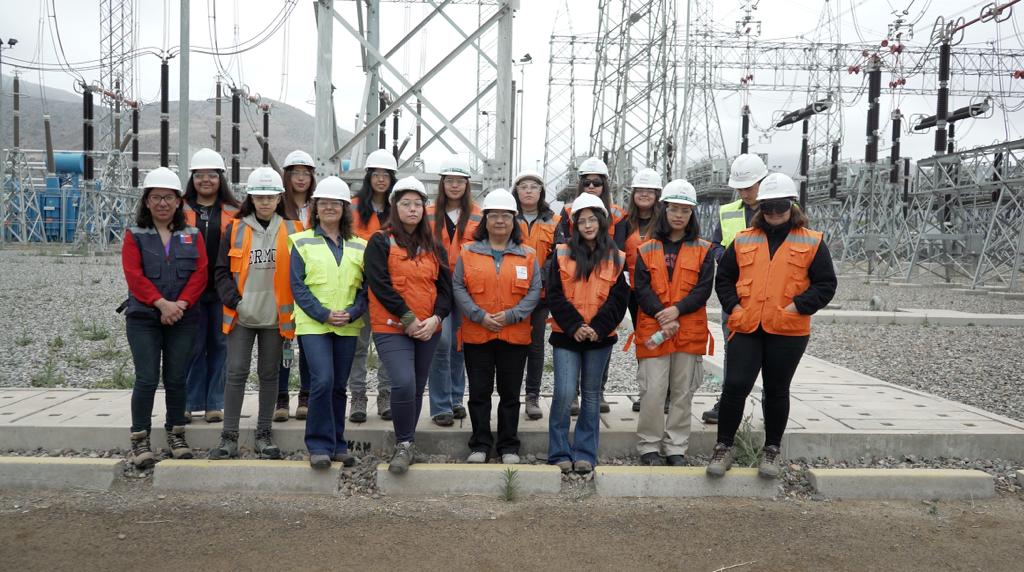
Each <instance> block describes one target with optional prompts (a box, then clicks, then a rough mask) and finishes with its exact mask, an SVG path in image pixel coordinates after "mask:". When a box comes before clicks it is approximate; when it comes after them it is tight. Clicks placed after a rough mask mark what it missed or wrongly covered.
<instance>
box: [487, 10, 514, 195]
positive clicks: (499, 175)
mask: <svg viewBox="0 0 1024 572" xmlns="http://www.w3.org/2000/svg"><path fill="white" fill-rule="evenodd" d="M502 10H504V13H503V14H502V15H501V19H500V20H499V21H498V59H497V62H498V66H497V67H498V77H497V82H498V83H497V85H498V90H497V94H496V95H495V104H496V105H495V118H494V132H495V137H494V161H493V164H492V165H490V168H489V169H486V171H487V173H486V176H485V180H486V181H485V182H486V183H487V184H486V185H485V186H497V185H498V184H501V183H502V181H505V180H507V179H508V178H509V176H510V175H509V169H510V168H511V165H510V163H509V154H510V153H511V151H512V105H513V100H512V98H513V96H514V95H515V89H513V90H512V91H511V92H508V91H506V90H504V89H501V86H503V85H505V86H510V85H512V11H513V2H512V1H511V0H505V1H503V2H502Z"/></svg>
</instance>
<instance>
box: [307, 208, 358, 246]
mask: <svg viewBox="0 0 1024 572" xmlns="http://www.w3.org/2000/svg"><path fill="white" fill-rule="evenodd" d="M319 202H320V199H313V204H312V205H310V207H309V220H310V227H309V228H316V227H318V226H320V209H318V208H317V203H319ZM338 230H339V234H341V238H342V240H348V239H350V238H352V205H350V204H348V203H347V202H345V201H341V222H339V223H338Z"/></svg>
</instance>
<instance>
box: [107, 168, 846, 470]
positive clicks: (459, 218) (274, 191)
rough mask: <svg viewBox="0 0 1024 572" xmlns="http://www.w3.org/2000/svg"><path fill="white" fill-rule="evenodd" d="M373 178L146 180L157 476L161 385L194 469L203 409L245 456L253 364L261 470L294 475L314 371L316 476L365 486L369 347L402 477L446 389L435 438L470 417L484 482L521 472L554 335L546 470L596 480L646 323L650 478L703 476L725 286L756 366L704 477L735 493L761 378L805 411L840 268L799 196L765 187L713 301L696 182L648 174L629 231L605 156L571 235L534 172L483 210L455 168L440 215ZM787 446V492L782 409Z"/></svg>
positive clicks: (265, 175) (141, 223) (140, 307)
mask: <svg viewBox="0 0 1024 572" xmlns="http://www.w3.org/2000/svg"><path fill="white" fill-rule="evenodd" d="M365 168H366V174H365V178H364V179H363V182H362V186H361V188H360V190H359V193H358V196H357V197H353V196H352V193H351V191H350V189H349V186H348V185H347V184H346V183H345V182H344V181H342V180H341V179H339V178H337V177H333V176H331V177H326V178H324V179H322V180H320V181H319V182H317V181H315V179H314V178H313V160H312V158H311V157H310V156H309V155H308V154H306V153H304V152H302V151H296V152H294V153H292V154H290V155H289V156H288V158H287V159H286V161H285V166H284V176H283V177H282V176H281V175H280V174H279V173H278V172H276V171H274V170H273V169H271V168H269V167H260V168H257V169H254V170H253V171H252V173H251V175H250V176H249V179H248V184H247V187H246V197H245V200H244V201H242V202H241V203H238V202H237V201H236V200H235V199H234V198H233V196H232V195H231V193H230V192H229V191H228V188H229V187H228V183H227V181H226V180H225V178H224V163H223V160H222V159H221V158H220V156H219V155H217V154H216V153H215V152H213V151H211V150H209V149H203V150H200V151H199V152H197V153H196V154H195V156H194V157H193V159H192V164H191V169H190V176H189V179H188V182H187V184H186V185H185V191H184V192H182V190H181V185H180V183H179V179H178V176H177V175H176V174H174V173H173V172H171V171H170V170H168V169H166V168H159V169H155V170H153V171H151V172H150V173H149V174H148V175H147V177H146V180H145V183H144V192H143V196H142V198H141V201H140V205H139V212H138V215H137V221H136V226H134V227H132V228H131V229H130V230H129V231H128V232H127V233H126V238H125V243H124V248H123V252H122V259H123V262H124V272H125V277H126V281H127V283H128V289H129V298H128V301H127V302H126V304H125V306H124V308H125V309H126V312H125V313H126V320H127V331H128V340H129V344H130V346H131V350H132V356H133V358H134V361H135V369H136V382H135V389H134V391H133V395H132V427H131V443H132V450H131V455H132V460H133V462H134V463H135V464H136V465H137V466H139V467H142V468H146V467H149V466H151V465H152V464H153V463H154V462H155V461H156V457H155V455H154V453H153V452H152V449H151V444H150V431H151V423H150V419H151V417H152V409H153V398H154V395H155V390H156V387H157V385H158V383H159V381H160V379H161V378H162V379H163V383H164V386H165V391H166V400H167V418H166V421H165V425H164V428H165V432H166V436H167V441H168V446H169V450H170V454H171V455H172V456H173V457H175V458H190V457H191V456H192V454H193V453H192V449H191V448H190V447H189V445H188V443H187V441H186V440H185V425H186V424H187V423H188V422H190V421H191V420H193V419H197V418H198V415H199V412H200V411H201V412H203V417H204V418H205V420H206V421H207V422H211V423H214V422H223V430H222V432H221V436H220V442H219V443H218V445H217V446H216V447H214V448H213V449H211V450H210V451H209V458H211V459H226V458H232V457H237V456H238V455H239V438H240V436H239V418H240V417H241V409H242V401H243V396H244V389H245V386H246V382H247V381H248V380H249V373H250V366H251V363H252V361H253V353H252V352H253V347H254V345H255V346H256V348H257V350H256V359H255V362H256V370H257V371H256V379H257V380H258V383H257V385H258V388H259V396H258V407H257V411H258V414H257V418H256V431H255V435H254V441H253V442H252V447H253V450H254V451H255V452H256V454H257V455H259V457H261V458H269V459H275V458H280V457H281V450H280V448H279V447H278V446H277V445H275V443H274V440H273V434H272V430H271V426H272V422H273V420H275V419H279V418H283V419H287V418H288V417H289V398H288V387H289V386H288V383H289V379H290V377H291V375H290V367H291V365H292V363H293V362H294V361H296V359H297V360H298V362H299V368H300V375H299V378H300V382H299V386H300V389H299V399H298V404H299V406H298V408H297V410H296V415H295V416H296V417H298V418H305V419H306V426H305V444H306V448H307V450H308V453H309V462H310V465H311V466H312V467H313V468H315V469H320V468H327V467H330V465H331V463H332V462H339V463H342V464H343V465H344V466H351V465H352V464H354V463H355V457H353V456H352V455H351V454H350V453H349V451H348V445H347V440H346V437H345V422H346V418H347V419H348V420H349V421H352V422H357V423H358V422H363V421H366V415H367V414H366V408H367V396H366V368H367V363H366V362H367V355H368V351H369V346H370V343H371V340H372V343H373V345H374V346H375V348H376V352H377V354H378V356H379V358H380V367H379V368H378V389H379V391H378V398H377V404H376V405H377V414H378V415H379V416H380V417H382V418H385V419H390V420H391V422H392V423H393V425H394V431H395V441H396V446H395V450H394V453H393V456H392V458H391V461H390V465H389V469H390V471H392V472H395V473H403V472H405V471H406V470H407V469H408V467H409V465H410V464H411V463H413V461H414V457H415V449H414V446H413V444H414V442H415V438H416V426H417V421H418V419H419V418H420V416H421V411H422V407H423V398H424V392H425V391H426V390H427V387H428V386H429V393H428V397H429V408H430V413H429V415H430V418H431V420H432V422H433V423H434V424H436V425H438V426H442V427H446V426H450V425H452V424H453V423H454V420H455V419H460V418H464V417H466V416H467V414H468V416H469V418H470V421H471V425H472V434H471V436H470V439H469V443H468V445H469V450H470V454H469V456H468V458H467V462H469V463H485V462H488V460H490V459H492V458H495V459H498V460H500V462H502V463H506V464H515V463H519V462H520V456H519V453H520V441H519V436H518V427H519V420H520V406H521V405H522V404H521V403H520V395H521V393H522V392H523V386H524V376H525V397H526V398H525V415H526V417H527V418H528V419H531V420H536V419H541V418H542V417H543V415H544V412H543V410H542V409H541V407H540V401H539V395H540V381H541V376H542V373H543V370H544V361H545V347H546V344H545V339H544V338H545V335H546V332H547V323H548V322H550V325H551V333H550V337H549V338H548V342H549V343H550V345H551V346H552V361H553V365H554V378H555V383H554V393H553V399H552V402H551V408H550V412H549V420H548V429H549V441H548V452H547V460H548V463H550V464H553V465H557V466H558V467H559V468H561V470H562V471H564V472H570V471H576V472H579V473H587V472H590V471H591V470H593V468H594V466H595V465H596V464H597V462H598V438H599V427H600V419H599V416H600V413H601V412H602V411H607V410H608V403H607V402H606V400H605V398H604V388H605V384H606V382H607V379H608V372H609V371H608V370H609V367H610V361H611V360H610V357H611V352H612V350H613V348H614V347H615V345H616V343H617V341H618V332H619V330H620V324H621V323H622V321H623V318H624V316H625V314H626V311H627V310H629V312H630V315H631V321H632V325H633V328H632V330H633V333H631V334H629V337H630V340H628V341H627V343H626V349H627V350H628V349H629V348H630V346H632V345H635V348H636V350H635V351H636V359H637V360H638V367H637V380H638V384H639V388H640V398H639V400H638V402H637V404H636V406H635V409H636V410H638V411H639V420H638V425H637V437H638V445H637V449H638V452H639V454H640V456H641V460H642V462H643V463H644V464H650V465H659V464H669V465H685V464H687V460H686V454H687V451H688V440H689V434H690V419H691V413H690V407H691V402H692V399H693V395H694V393H695V392H696V390H697V388H698V387H699V386H700V385H701V383H702V381H703V370H702V364H701V356H703V355H706V354H709V353H713V352H714V346H715V341H714V339H713V337H712V335H711V333H710V329H709V326H708V320H707V314H706V311H705V304H706V302H707V300H708V298H709V297H710V295H711V291H712V289H713V288H717V290H718V294H719V297H720V298H721V299H722V302H723V306H724V305H726V304H728V305H729V312H730V317H729V327H730V328H731V330H732V331H733V332H734V333H733V334H732V336H730V338H733V337H735V338H739V340H738V341H737V340H730V341H728V342H727V343H728V344H730V346H732V345H734V344H735V345H742V346H743V349H742V350H741V351H740V352H739V353H742V354H743V355H742V357H743V361H742V363H739V362H737V364H732V361H731V360H732V356H733V355H734V354H737V353H738V352H737V351H736V349H735V348H733V349H731V350H730V352H729V354H728V355H729V360H730V362H729V364H730V368H729V370H728V371H729V374H728V376H727V378H726V380H725V383H724V387H725V391H724V393H723V400H722V407H723V410H722V425H721V426H720V431H719V439H718V445H716V448H715V452H714V456H713V459H712V464H711V466H709V468H708V473H709V474H710V475H712V476H720V475H721V474H724V471H725V470H727V469H728V466H729V465H730V464H731V442H732V437H733V434H734V433H735V431H736V428H737V427H738V423H732V421H733V417H736V418H737V419H738V418H739V417H741V416H742V408H743V402H744V400H745V398H746V395H747V394H748V393H749V392H750V388H751V387H752V386H753V379H754V378H756V377H757V374H758V371H759V370H760V368H761V366H762V365H763V366H764V368H765V372H764V376H765V379H766V380H767V379H768V378H769V377H771V378H772V379H773V380H778V382H779V383H776V384H773V391H775V393H773V395H772V398H773V399H777V398H778V395H779V394H780V392H781V393H785V400H786V403H787V408H786V410H787V411H788V384H789V381H790V380H791V378H792V375H793V372H794V371H795V368H796V363H797V362H798V361H799V358H800V355H802V353H803V348H805V347H806V342H807V336H808V335H809V323H810V316H809V315H810V314H812V313H814V312H815V311H817V309H819V308H820V307H823V306H824V304H827V299H830V298H831V295H832V293H834V291H835V277H834V274H833V275H831V277H829V276H827V275H824V274H822V273H820V272H817V271H812V269H815V270H818V269H820V268H822V267H823V264H822V260H826V261H827V262H828V266H829V267H830V266H831V264H830V260H828V259H827V256H828V253H827V248H826V247H825V245H824V243H823V242H822V241H821V234H820V233H816V232H814V231H810V230H807V229H806V228H805V225H806V217H804V216H803V214H802V213H801V212H800V210H799V208H798V207H797V206H796V205H795V204H793V199H794V198H795V197H796V191H795V189H796V187H795V185H794V184H793V182H792V180H791V179H789V178H788V177H785V176H784V175H778V174H773V175H768V176H767V177H763V180H762V181H759V182H758V183H759V184H760V186H761V190H762V193H763V195H764V196H762V198H763V199H764V200H763V201H761V203H762V204H763V205H765V206H764V207H763V216H761V215H760V214H759V215H758V216H759V217H761V218H757V217H755V220H754V221H753V223H752V228H750V229H748V230H745V231H743V232H741V233H739V234H738V235H737V237H736V239H735V241H734V244H732V245H729V247H728V249H727V250H726V254H725V256H724V257H723V261H721V262H719V265H720V270H719V273H718V280H717V283H716V280H715V274H716V270H715V256H714V255H711V256H709V253H711V252H712V251H713V249H712V244H711V243H709V242H707V241H705V240H703V239H701V238H700V228H699V224H698V222H697V216H696V214H695V212H694V209H695V207H696V205H697V198H696V192H695V190H694V188H693V186H692V185H690V184H689V183H688V182H686V181H685V180H681V179H679V180H674V181H671V182H669V183H668V184H666V185H662V181H661V177H660V176H659V175H658V174H657V173H656V172H654V171H653V170H650V169H644V170H641V171H639V172H638V173H637V174H636V175H635V177H634V179H633V181H632V185H631V188H630V192H629V195H628V196H629V201H630V202H629V206H628V208H627V209H626V210H625V211H624V210H623V209H621V208H620V207H618V206H617V205H615V204H613V203H612V202H611V188H610V185H609V178H608V169H607V167H606V166H605V164H604V163H603V162H602V161H600V160H599V159H596V158H590V159H587V160H586V161H584V162H583V163H582V164H581V165H580V168H579V169H578V171H579V184H578V188H577V193H576V196H575V197H574V198H573V199H572V200H571V201H567V205H566V207H565V209H564V211H563V212H562V213H561V215H560V216H557V215H555V213H554V212H552V210H551V208H550V207H549V206H548V203H547V201H546V200H545V194H546V192H545V189H544V183H543V180H542V176H541V175H540V174H539V173H536V172H531V171H524V172H522V173H520V174H519V175H518V176H517V177H516V178H515V179H514V181H513V185H512V187H511V190H505V189H494V190H491V191H489V192H488V193H486V194H485V196H484V197H483V200H482V201H481V202H480V204H477V203H476V202H475V201H474V199H473V196H472V194H471V192H470V188H469V179H470V170H469V166H468V165H467V164H466V163H465V162H464V161H462V160H461V159H459V158H456V157H453V158H451V159H449V160H448V161H445V162H444V163H443V164H442V166H441V169H440V178H439V183H438V188H437V191H436V199H435V200H434V201H433V202H432V203H431V200H430V199H431V197H430V194H428V192H427V189H426V188H425V187H424V185H423V183H422V182H421V181H419V180H417V179H416V178H414V177H406V178H402V179H399V178H398V177H397V171H398V169H397V163H396V162H395V159H394V157H392V156H391V155H390V154H389V153H388V152H387V151H384V150H380V151H375V152H373V153H371V154H370V155H369V157H368V158H367V162H366V165H365ZM781 219H785V220H781ZM780 249H781V250H780ZM830 280H831V282H830ZM812 290H813V291H816V292H817V294H816V295H815V296H814V297H813V298H814V299H813V303H809V302H808V296H807V292H809V291H812ZM822 300H824V303H821V302H822ZM549 315H550V319H549ZM624 330H625V331H628V328H625V329H624ZM746 338H751V339H746ZM775 338H792V339H790V340H788V341H787V340H785V339H783V340H776V339H775ZM296 350H298V352H297V353H298V357H297V358H296ZM769 351H772V352H773V353H774V354H776V355H773V356H768V353H769ZM759 352H760V353H763V354H764V359H763V360H762V359H761V356H760V353H759ZM754 353H758V357H757V360H754V359H752V357H751V356H752V355H753V354H754ZM784 357H785V358H786V359H789V361H785V359H784ZM772 360H774V362H772ZM794 360H795V361H794ZM755 361H756V364H755ZM783 361H785V363H782V362H783ZM770 362H771V363H770ZM161 363H162V370H161ZM755 366H756V367H755ZM769 367H772V368H774V369H775V370H778V371H772V372H769V371H768V368H769ZM787 376H788V377H787ZM467 379H468V394H469V395H468V401H467V402H466V405H465V406H464V405H463V400H464V397H465V394H466V391H467ZM748 381H749V383H748ZM782 386H784V389H785V391H784V392H783V391H782ZM349 388H351V390H352V401H351V409H349V403H348V390H349ZM495 389H496V390H497V393H498V405H497V411H496V413H495V417H496V421H497V433H496V434H495V433H493V432H492V431H491V417H492V411H491V409H492V400H491V396H492V394H493V393H494V391H495ZM744 390H745V393H744ZM740 396H741V397H740ZM737 398H738V399H737ZM766 404H767V397H766ZM737 406H738V409H739V410H738V411H734V409H736V408H737ZM726 407H729V408H731V409H730V410H729V412H728V413H727V412H726V410H725V409H726ZM574 415H578V419H577V422H576V426H575V432H574V434H573V435H572V436H571V438H570V435H569V433H570V431H569V427H570V419H571V417H572V416H574ZM767 416H768V410H767V409H766V418H767ZM727 420H728V421H729V423H728V424H727V423H726V421H727ZM768 423H769V422H768V421H767V419H766V425H767V424H768ZM771 424H772V427H771V431H770V436H769V442H766V449H765V456H764V458H765V463H763V464H762V471H761V473H762V475H764V476H773V475H775V474H777V469H776V468H775V467H776V465H775V463H776V462H777V457H778V447H777V446H778V444H779V443H778V442H775V441H779V440H781V431H782V430H784V427H785V420H784V419H782V420H781V429H780V427H779V424H780V420H779V418H778V411H775V410H773V412H772V419H771ZM772 447H774V449H771V448H772Z"/></svg>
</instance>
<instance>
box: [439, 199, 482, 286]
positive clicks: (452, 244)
mask: <svg viewBox="0 0 1024 572" xmlns="http://www.w3.org/2000/svg"><path fill="white" fill-rule="evenodd" d="M466 192H469V191H468V190H467V191H466ZM436 208H437V206H436V205H431V206H430V207H429V208H427V215H426V216H427V220H429V221H430V232H431V233H434V232H436V231H435V230H434V228H435V226H434V216H435V213H436V212H437V211H436ZM444 216H446V217H447V216H448V213H444ZM482 220H483V211H481V210H480V207H479V206H477V205H476V204H474V205H473V208H472V210H471V211H470V213H469V220H468V221H467V222H466V229H465V230H464V231H463V232H462V233H461V234H459V231H458V228H457V227H456V229H455V240H454V241H453V240H451V239H450V238H448V229H447V228H445V227H444V226H442V227H441V245H442V246H444V250H445V252H447V253H448V269H449V270H454V269H455V262H456V261H457V260H458V259H459V252H461V251H462V247H463V246H465V245H467V244H469V243H471V242H473V235H474V234H476V227H478V226H480V221H482ZM443 223H444V221H443V220H442V225H443Z"/></svg>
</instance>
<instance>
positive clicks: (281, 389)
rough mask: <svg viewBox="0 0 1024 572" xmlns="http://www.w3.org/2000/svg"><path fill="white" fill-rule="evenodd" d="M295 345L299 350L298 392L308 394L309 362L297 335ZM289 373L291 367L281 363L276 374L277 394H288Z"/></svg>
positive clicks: (290, 372) (290, 373)
mask: <svg viewBox="0 0 1024 572" xmlns="http://www.w3.org/2000/svg"><path fill="white" fill-rule="evenodd" d="M295 346H298V350H299V393H304V394H306V395H309V362H308V361H307V358H306V352H304V351H302V348H303V345H302V340H300V339H299V337H298V336H295ZM295 346H293V347H292V349H293V350H294V349H296V348H295ZM292 363H294V362H292ZM291 375H292V368H290V367H284V366H283V365H282V366H281V371H280V372H279V373H278V375H277V394H278V395H281V394H284V395H288V379H289V378H290V377H291Z"/></svg>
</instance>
